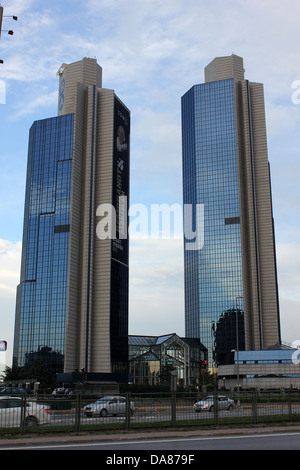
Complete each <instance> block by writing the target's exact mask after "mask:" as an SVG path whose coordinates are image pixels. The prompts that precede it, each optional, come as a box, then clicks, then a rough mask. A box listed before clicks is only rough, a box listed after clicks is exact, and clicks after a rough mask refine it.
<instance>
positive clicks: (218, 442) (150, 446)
mask: <svg viewBox="0 0 300 470" xmlns="http://www.w3.org/2000/svg"><path fill="white" fill-rule="evenodd" d="M0 449H1V450H22V449H23V450H24V449H26V450H102V451H105V452H106V455H112V453H113V451H121V452H126V455H128V451H134V452H133V453H132V455H138V451H141V452H142V451H147V455H148V457H146V458H150V454H151V455H154V454H153V452H155V451H160V453H162V455H174V456H175V455H179V454H180V455H185V454H183V452H184V451H186V452H187V454H186V455H193V454H192V453H191V451H196V453H195V454H194V455H195V460H197V459H198V458H199V456H198V455H197V451H203V450H300V433H299V432H283V433H270V434H267V433H266V434H251V435H245V434H240V435H238V434H237V435H234V436H232V435H231V436H207V437H205V436H202V437H188V438H184V437H183V438H171V437H170V438H163V439H142V440H134V441H128V440H126V441H113V440H111V441H108V442H103V441H102V442H101V441H98V442H96V441H93V442H89V443H87V442H85V443H69V444H68V443H65V444H59V439H58V442H57V444H49V445H47V444H43V445H34V446H31V445H30V444H29V443H28V442H27V445H25V446H23V447H21V446H20V445H18V446H13V445H12V446H9V447H6V448H3V447H2V448H0ZM166 451H167V452H168V454H166ZM108 452H109V454H108ZM136 452H137V453H136ZM176 452H177V454H176ZM114 455H116V456H117V455H118V453H116V454H114ZM174 458H175V457H174ZM153 459H154V457H153ZM148 463H150V464H159V462H154V461H153V462H148ZM174 463H175V462H174ZM178 463H182V464H183V463H186V464H187V466H188V463H189V462H182V461H181V462H178ZM190 463H192V461H191V462H190ZM195 463H196V462H195ZM137 466H138V465H136V466H135V467H137Z"/></svg>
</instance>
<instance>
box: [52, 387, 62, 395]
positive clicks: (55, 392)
mask: <svg viewBox="0 0 300 470" xmlns="http://www.w3.org/2000/svg"><path fill="white" fill-rule="evenodd" d="M64 393H65V389H64V388H63V387H60V388H55V389H54V390H53V392H52V395H64Z"/></svg>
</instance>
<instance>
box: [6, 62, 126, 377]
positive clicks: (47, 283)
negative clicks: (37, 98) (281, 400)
mask: <svg viewBox="0 0 300 470" xmlns="http://www.w3.org/2000/svg"><path fill="white" fill-rule="evenodd" d="M58 76H59V98H58V116H56V117H53V118H49V119H45V120H41V121H36V122H35V123H34V124H33V125H32V127H31V130H30V135H29V148H28V168H27V181H26V195H25V214H24V232H23V247H22V264H21V279H20V285H19V286H18V288H17V302H16V321H15V339H14V354H13V361H14V365H18V366H25V367H30V366H31V365H32V364H33V362H34V361H35V360H36V359H41V360H42V361H43V362H44V363H45V364H46V366H47V367H48V368H49V369H50V370H51V371H52V372H54V373H63V374H64V377H65V378H67V377H69V376H70V374H71V375H72V373H73V372H74V371H76V370H77V371H81V370H84V371H85V373H86V374H87V376H88V374H98V377H100V376H99V374H101V377H102V379H103V380H105V379H109V378H114V379H116V378H117V377H121V376H122V377H123V378H124V377H125V376H126V373H127V370H128V367H127V366H128V364H127V362H128V237H126V236H124V235H123V236H122V234H121V231H122V230H123V231H125V235H126V232H127V225H128V220H127V216H124V214H128V210H127V208H126V207H125V208H124V207H123V216H122V217H121V216H120V211H121V209H120V202H119V198H120V197H122V201H125V204H128V197H129V138H130V112H129V110H128V109H127V108H126V106H125V105H124V104H123V103H122V102H121V101H120V100H119V98H118V97H117V96H116V95H115V93H114V91H113V90H108V89H103V88H102V69H101V67H99V65H98V64H97V62H96V60H95V59H88V58H85V59H83V60H82V61H79V62H75V63H74V64H69V65H67V64H63V65H62V67H61V68H60V70H59V71H58ZM120 140H121V141H122V142H121V144H120ZM109 206H110V207H112V208H114V210H115V215H116V219H117V221H118V224H117V225H116V230H115V233H113V232H109V231H107V236H103V231H102V232H101V233H100V232H99V230H98V229H97V227H98V224H99V223H101V220H103V216H105V211H104V209H105V208H107V207H109ZM101 208H104V209H101ZM104 220H105V217H104ZM120 221H121V222H120ZM120 223H121V225H120ZM99 235H100V236H99ZM120 374H121V375H120ZM123 374H125V376H124V375H123ZM87 376H86V377H87Z"/></svg>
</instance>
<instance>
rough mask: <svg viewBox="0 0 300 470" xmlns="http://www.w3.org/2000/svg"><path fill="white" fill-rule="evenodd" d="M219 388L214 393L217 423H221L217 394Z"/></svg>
mask: <svg viewBox="0 0 300 470" xmlns="http://www.w3.org/2000/svg"><path fill="white" fill-rule="evenodd" d="M217 393H218V392H217V390H215V393H214V420H215V425H216V426H218V425H219V410H218V395H217Z"/></svg>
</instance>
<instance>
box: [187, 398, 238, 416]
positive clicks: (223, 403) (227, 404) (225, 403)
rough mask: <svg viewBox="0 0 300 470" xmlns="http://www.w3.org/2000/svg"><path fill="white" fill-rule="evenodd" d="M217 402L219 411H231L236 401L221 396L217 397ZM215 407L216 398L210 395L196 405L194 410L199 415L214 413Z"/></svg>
mask: <svg viewBox="0 0 300 470" xmlns="http://www.w3.org/2000/svg"><path fill="white" fill-rule="evenodd" d="M216 401H217V404H218V411H220V410H229V411H231V410H232V409H233V407H234V400H232V399H231V398H227V397H225V396H223V395H219V396H217V397H216ZM214 405H215V397H214V396H213V395H210V396H208V397H206V398H205V399H204V400H200V401H198V402H197V403H195V404H194V410H195V411H196V412H197V413H198V412H199V411H213V410H214Z"/></svg>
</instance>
